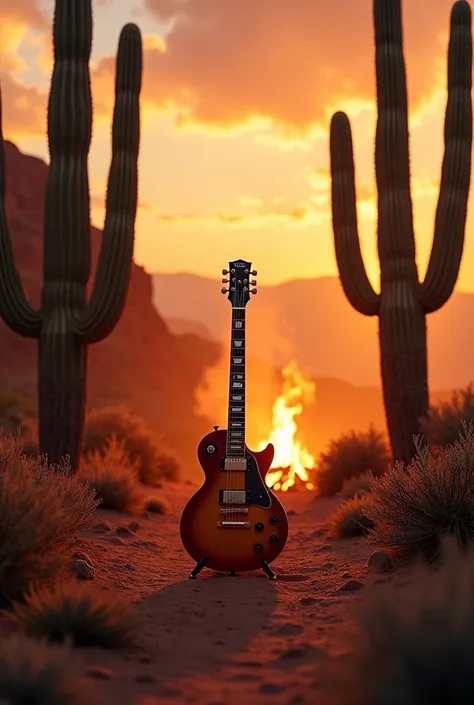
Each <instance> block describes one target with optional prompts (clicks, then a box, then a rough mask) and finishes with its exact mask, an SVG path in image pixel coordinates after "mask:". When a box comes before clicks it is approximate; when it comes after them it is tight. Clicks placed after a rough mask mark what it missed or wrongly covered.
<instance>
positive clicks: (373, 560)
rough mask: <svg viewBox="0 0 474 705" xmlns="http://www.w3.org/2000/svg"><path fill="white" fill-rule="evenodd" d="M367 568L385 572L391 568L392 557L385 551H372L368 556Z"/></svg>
mask: <svg viewBox="0 0 474 705" xmlns="http://www.w3.org/2000/svg"><path fill="white" fill-rule="evenodd" d="M368 569H369V570H374V571H376V572H377V573H386V572H388V571H389V570H391V569H392V559H391V558H390V556H389V555H388V553H385V551H374V552H373V553H371V554H370V556H369V560H368Z"/></svg>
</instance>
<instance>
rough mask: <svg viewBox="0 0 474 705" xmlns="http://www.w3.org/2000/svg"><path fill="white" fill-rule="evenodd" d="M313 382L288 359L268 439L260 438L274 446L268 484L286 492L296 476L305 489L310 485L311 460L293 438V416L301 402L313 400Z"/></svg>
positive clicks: (307, 452) (312, 464)
mask: <svg viewBox="0 0 474 705" xmlns="http://www.w3.org/2000/svg"><path fill="white" fill-rule="evenodd" d="M315 388H316V385H315V383H314V382H313V381H312V380H309V379H306V378H305V377H304V375H303V374H302V372H301V371H300V370H299V368H298V365H297V363H296V362H294V361H293V362H290V363H289V364H288V365H287V366H286V367H285V369H284V370H283V389H282V393H281V394H280V396H279V397H278V398H277V399H276V400H275V403H274V405H273V424H272V430H271V432H270V435H269V437H268V440H266V441H265V442H262V443H261V445H260V449H263V448H265V446H266V445H267V443H273V445H274V446H275V458H274V460H273V463H272V465H271V468H273V469H274V470H273V472H271V471H270V472H269V473H268V475H267V477H266V480H265V481H266V483H267V485H268V487H273V489H274V490H281V491H282V492H286V491H288V490H289V489H290V487H293V486H295V483H296V482H297V481H298V480H299V481H300V482H302V483H304V485H305V486H306V488H307V489H309V490H311V489H313V488H314V485H313V483H312V482H310V478H309V472H308V471H310V470H312V469H313V468H314V467H315V460H314V457H313V456H312V455H311V453H310V452H309V451H308V449H307V448H306V447H305V446H304V445H303V443H302V441H301V440H298V439H297V438H296V436H297V433H298V426H297V423H296V421H295V417H296V416H299V415H300V414H301V413H302V412H303V409H304V406H305V404H309V403H311V402H312V401H313V400H314V394H315Z"/></svg>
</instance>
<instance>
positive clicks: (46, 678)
mask: <svg viewBox="0 0 474 705" xmlns="http://www.w3.org/2000/svg"><path fill="white" fill-rule="evenodd" d="M0 702H1V703H5V705H92V702H93V700H92V693H91V691H90V689H89V688H86V685H85V683H84V681H83V679H82V678H81V677H80V672H79V669H78V667H77V666H76V665H75V663H74V659H73V655H72V654H71V650H70V649H68V648H65V647H58V646H48V645H46V644H44V643H41V642H39V641H36V640H33V639H28V638H27V637H25V636H23V635H18V634H17V635H14V636H13V637H10V638H8V639H5V640H3V639H2V641H1V642H0Z"/></svg>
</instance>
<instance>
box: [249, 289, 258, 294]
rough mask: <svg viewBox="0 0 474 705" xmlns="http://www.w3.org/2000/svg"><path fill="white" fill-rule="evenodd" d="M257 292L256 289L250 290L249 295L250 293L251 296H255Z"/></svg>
mask: <svg viewBox="0 0 474 705" xmlns="http://www.w3.org/2000/svg"><path fill="white" fill-rule="evenodd" d="M257 291H258V289H250V293H251V294H256V293H257Z"/></svg>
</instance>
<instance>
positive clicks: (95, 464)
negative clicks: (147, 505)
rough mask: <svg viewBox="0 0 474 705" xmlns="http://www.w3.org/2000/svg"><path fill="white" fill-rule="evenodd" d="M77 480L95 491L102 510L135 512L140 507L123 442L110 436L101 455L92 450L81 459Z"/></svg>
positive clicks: (139, 493) (134, 470)
mask: <svg viewBox="0 0 474 705" xmlns="http://www.w3.org/2000/svg"><path fill="white" fill-rule="evenodd" d="M77 477H78V480H79V481H81V482H84V483H87V484H89V485H90V486H91V487H93V488H94V490H95V491H96V494H97V499H98V500H99V502H100V507H101V508H102V509H116V510H117V511H119V512H134V511H136V510H137V509H139V508H140V507H141V506H142V503H143V495H142V490H141V488H140V485H139V480H138V470H137V466H136V464H133V463H132V462H131V460H130V456H129V455H128V453H127V451H126V449H125V445H124V443H123V442H122V441H118V440H117V439H116V438H114V437H113V436H112V437H111V438H110V439H109V440H108V441H107V445H106V447H105V449H104V451H103V453H99V451H93V452H92V453H90V454H89V455H87V456H85V457H84V459H83V461H82V464H81V468H80V470H79V473H78V475H77Z"/></svg>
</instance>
